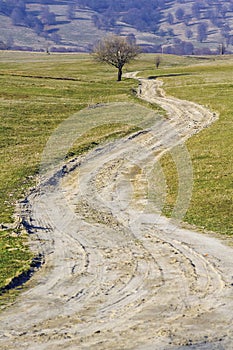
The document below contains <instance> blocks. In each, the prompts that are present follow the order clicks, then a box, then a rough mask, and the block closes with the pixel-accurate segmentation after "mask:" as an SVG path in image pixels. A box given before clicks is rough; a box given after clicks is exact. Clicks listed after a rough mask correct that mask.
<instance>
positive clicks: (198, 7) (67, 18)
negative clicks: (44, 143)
mask: <svg viewBox="0 0 233 350" xmlns="http://www.w3.org/2000/svg"><path fill="white" fill-rule="evenodd" d="M0 27H1V32H0V48H1V49H28V50H39V51H40V50H42V51H45V50H50V51H89V50H90V47H91V45H93V43H94V42H95V41H96V40H98V39H99V38H101V37H103V36H104V35H106V34H107V33H115V34H120V35H124V36H129V38H130V40H134V41H135V40H136V42H137V43H138V44H139V45H141V46H142V47H143V49H144V51H146V52H165V53H176V54H193V53H195V54H198V53H200V54H203V53H206V54H208V53H224V52H228V53H233V0H225V1H223V0H218V1H209V0H199V1H192V0H174V1H171V0H157V1H152V0H134V1H132V0H128V1H126V0H119V1H118V2H117V3H116V2H115V1H113V0H62V1H59V0H57V1H56V0H20V1H16V0H8V1H5V0H0Z"/></svg>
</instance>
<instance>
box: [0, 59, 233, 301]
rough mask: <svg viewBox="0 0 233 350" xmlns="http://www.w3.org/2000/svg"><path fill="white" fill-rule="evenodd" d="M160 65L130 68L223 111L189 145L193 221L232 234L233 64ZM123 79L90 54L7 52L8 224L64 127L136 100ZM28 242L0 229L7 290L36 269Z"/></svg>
mask: <svg viewBox="0 0 233 350" xmlns="http://www.w3.org/2000/svg"><path fill="white" fill-rule="evenodd" d="M154 59H155V55H151V54H150V55H144V56H142V57H141V59H140V60H138V61H135V62H134V63H132V64H131V65H130V66H128V67H126V69H127V70H129V71H134V70H140V71H142V73H141V74H142V75H144V76H146V77H148V76H161V77H163V80H164V82H165V89H166V91H167V92H168V93H169V94H172V95H175V96H177V97H179V98H182V99H188V100H193V101H196V102H198V103H201V104H203V105H206V106H208V107H209V108H211V109H212V110H213V111H216V112H219V113H220V118H219V121H217V122H216V123H215V124H214V125H213V126H212V127H211V128H209V129H206V130H204V131H203V132H201V133H200V134H199V135H197V136H195V137H193V138H192V139H191V140H190V141H189V142H188V148H189V151H190V154H191V156H192V162H193V167H194V192H193V198H192V203H191V206H190V208H189V210H188V213H187V215H186V218H185V220H186V221H187V222H189V223H190V224H194V225H197V226H198V227H201V228H205V229H207V230H213V231H216V232H219V233H226V234H231V233H232V220H231V214H232V160H231V158H232V156H231V141H232V131H233V130H232V129H233V121H232V116H233V103H232V92H233V85H232V78H233V70H232V66H233V59H232V58H231V57H226V58H224V59H223V58H222V57H219V58H216V57H215V58H213V57H211V58H210V59H206V58H204V57H203V58H195V57H190V58H187V57H175V56H166V55H164V56H163V57H162V62H161V65H160V67H159V69H157V70H156V69H154ZM116 73H117V72H116V70H115V69H114V68H111V67H108V66H104V65H99V64H96V63H93V61H92V60H91V58H90V56H88V55H82V54H77V55H55V54H54V55H45V54H35V53H13V52H0V80H1V85H0V101H1V103H0V118H1V124H0V140H1V141H0V144H1V149H0V166H1V173H0V194H1V195H0V223H3V224H4V225H5V224H9V223H11V222H13V213H14V208H15V203H16V202H17V200H18V199H19V198H22V197H23V196H24V195H25V193H26V191H27V189H28V188H29V187H30V186H32V185H33V184H34V183H35V177H34V175H35V174H36V173H37V172H38V166H39V162H40V157H41V152H42V150H43V148H44V146H45V144H46V141H47V140H48V138H49V136H50V135H51V133H52V132H53V130H54V129H55V128H56V127H57V126H58V125H59V124H60V123H61V121H63V120H65V119H66V118H68V117H69V116H70V115H72V114H73V113H75V112H77V111H79V110H81V109H83V108H84V107H86V106H88V105H92V104H96V103H103V102H115V101H119V102H123V101H126V102H127V101H128V102H129V101H130V102H132V101H133V102H136V98H135V97H134V96H133V94H132V89H133V88H135V87H136V86H137V83H136V82H135V81H133V80H127V79H123V81H122V82H121V83H117V82H116ZM154 108H155V107H154ZM155 109H156V108H155ZM158 111H160V110H159V109H158ZM160 112H161V111H160ZM130 131H132V130H131V129H130V128H127V127H126V126H125V125H124V124H123V125H122V126H121V125H119V124H115V125H114V124H113V125H112V127H110V129H109V128H106V130H98V134H99V140H97V141H98V142H101V141H103V140H105V138H109V137H113V136H114V137H115V136H121V135H124V134H126V133H128V132H130ZM93 133H95V134H96V130H95V131H93ZM87 137H88V141H87V140H81V143H80V145H76V147H77V150H78V152H80V151H84V150H86V149H88V148H90V147H91V145H92V144H95V140H94V138H93V135H87ZM86 141H87V142H86ZM72 152H73V150H72ZM162 163H163V166H164V171H165V173H166V176H167V183H168V184H171V187H170V191H169V196H168V201H167V205H166V207H165V208H164V211H165V212H166V214H167V215H169V213H170V211H171V209H172V206H173V204H174V199H175V193H176V185H175V184H176V180H175V176H174V168H173V166H172V162H171V160H170V158H169V156H168V157H165V158H164V159H163V160H162ZM8 226H9V225H8ZM25 240H26V238H25V237H24V236H23V235H20V236H19V235H18V234H17V232H15V230H14V229H10V230H9V229H8V230H2V231H0V262H1V263H0V264H1V265H0V268H1V273H0V288H2V287H3V286H4V285H6V284H7V283H8V282H9V281H10V279H11V278H12V277H13V276H15V275H17V274H19V273H21V272H22V271H24V270H26V269H27V268H28V267H29V265H30V260H31V257H32V256H31V253H30V251H29V250H28V249H27V248H25V244H24V243H25ZM7 297H9V295H8V296H7Z"/></svg>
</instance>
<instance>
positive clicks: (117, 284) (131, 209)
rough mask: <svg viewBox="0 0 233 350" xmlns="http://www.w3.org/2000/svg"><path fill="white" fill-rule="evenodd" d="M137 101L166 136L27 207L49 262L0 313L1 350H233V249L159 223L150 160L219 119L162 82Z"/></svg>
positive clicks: (105, 157)
mask: <svg viewBox="0 0 233 350" xmlns="http://www.w3.org/2000/svg"><path fill="white" fill-rule="evenodd" d="M133 76H135V75H133V74H131V75H130V74H128V77H133ZM138 97H139V98H143V99H145V100H147V101H149V102H152V103H157V104H159V105H160V106H162V107H163V108H164V109H165V110H166V111H167V113H168V120H169V127H168V124H167V120H165V119H161V120H160V121H157V123H158V124H157V125H155V129H156V130H157V133H156V137H154V134H153V132H152V129H153V128H152V129H150V130H145V132H137V133H135V134H134V135H133V137H132V136H128V137H125V138H123V139H121V140H118V141H115V142H111V143H109V144H106V145H104V146H103V147H101V148H100V147H99V148H98V149H96V150H94V151H92V152H90V153H89V154H88V155H87V156H86V157H84V158H82V159H81V160H80V159H76V160H73V161H72V162H70V163H68V164H67V166H66V171H65V172H63V173H62V174H61V176H60V177H59V179H58V180H56V181H53V180H54V175H52V176H51V178H50V179H47V181H45V182H44V183H41V184H39V185H38V187H37V188H36V189H35V190H34V191H32V193H31V194H30V195H29V196H28V198H27V200H25V201H24V203H21V215H22V218H23V221H24V222H25V223H26V226H27V228H28V229H29V231H30V240H31V245H32V248H33V249H34V250H35V251H37V252H39V253H41V254H42V255H43V256H44V260H45V263H44V264H43V266H42V267H41V268H40V269H39V271H38V272H37V273H36V274H35V275H34V276H33V278H32V279H31V281H30V288H29V289H27V291H25V292H24V293H22V294H21V296H20V297H19V298H18V300H17V301H16V302H15V303H14V304H13V305H12V306H11V307H10V308H8V309H7V310H5V311H3V312H2V313H1V315H0V324H1V326H0V342H1V350H6V349H7V350H11V349H12V350H13V349H20V350H26V349H28V350H29V349H30V350H45V349H46V350H48V349H49V350H59V349H62V350H64V349H70V350H71V349H88V350H89V349H96V350H105V349H106V350H107V349H108V350H110V349H119V350H120V349H121V350H122V349H133V350H136V349H140V350H149V349H164V350H165V349H211V350H212V349H227V350H230V349H232V348H233V322H232V321H233V320H232V319H233V312H232V310H233V271H232V266H233V249H232V247H230V246H228V245H227V244H226V243H225V241H222V240H220V239H216V238H215V237H213V236H211V235H208V234H201V233H198V232H195V231H191V230H188V229H184V228H182V227H181V225H180V224H178V223H177V221H175V220H169V219H167V218H165V217H163V216H161V213H160V210H156V208H154V207H153V203H152V202H153V201H150V200H149V198H148V195H146V189H147V188H148V176H147V175H146V171H147V170H148V169H149V168H150V167H151V164H152V162H153V164H154V163H155V159H159V156H161V154H163V153H164V152H166V151H167V150H168V149H172V148H173V147H174V146H176V144H177V142H178V143H182V142H184V141H185V140H186V139H187V138H189V137H191V136H192V135H193V134H195V133H197V132H199V131H200V130H202V129H203V128H205V127H208V126H209V125H210V124H211V123H212V122H214V121H215V120H216V116H215V115H214V114H213V113H212V112H210V111H208V110H207V109H205V108H204V107H202V106H199V105H197V104H194V103H191V102H188V101H181V100H178V99H175V98H172V97H166V95H165V93H164V91H163V89H162V82H160V81H158V80H146V79H140V85H139V90H138ZM171 125H172V128H171ZM173 127H174V128H175V129H176V131H177V132H178V134H179V140H178V141H177V137H173V135H172V130H173ZM158 140H159V142H158ZM135 144H137V145H138V144H140V145H142V148H143V152H141V153H140V152H138V148H137V149H136V151H135ZM164 145H166V147H164ZM129 160H130V161H129Z"/></svg>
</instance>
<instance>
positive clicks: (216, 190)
mask: <svg viewBox="0 0 233 350" xmlns="http://www.w3.org/2000/svg"><path fill="white" fill-rule="evenodd" d="M168 59H169V58H168ZM232 68H233V58H232V57H231V56H224V57H215V58H214V59H213V58H212V59H210V60H209V61H208V60H206V62H201V63H199V64H197V65H193V64H192V65H191V66H187V65H182V67H179V66H177V67H176V68H175V69H174V68H172V67H169V68H161V69H159V70H158V75H159V76H162V77H163V81H164V83H165V85H164V88H165V90H166V92H167V94H170V95H173V96H176V97H178V98H181V99H186V100H190V101H194V102H197V103H200V104H202V105H204V106H206V107H208V108H210V109H211V110H212V111H214V112H217V113H219V120H218V121H217V122H215V123H214V124H213V125H212V126H211V127H210V128H208V129H205V130H203V131H202V132H201V133H199V134H198V135H196V136H194V137H192V138H191V139H190V140H189V141H188V142H187V147H188V149H189V152H190V155H191V158H192V165H193V170H194V184H193V196H192V201H191V204H190V207H189V209H188V212H187V215H186V217H185V221H187V222H188V223H190V224H193V225H196V226H198V227H200V228H203V229H205V230H210V231H215V232H218V233H222V234H232V233H233V223H232V212H233V204H232V203H233V168H232V135H233V102H232V96H233V84H232V80H233V69H232ZM151 73H152V71H145V72H144V74H149V75H150V74H151ZM169 74H170V77H169V76H168V75H169ZM172 74H177V75H176V76H174V75H172ZM179 74H182V75H179ZM162 162H163V165H164V169H166V172H167V177H168V182H169V183H170V184H171V186H170V190H169V193H168V201H167V205H166V206H165V208H164V212H165V213H166V214H167V215H169V214H170V213H171V210H172V208H173V206H174V202H175V198H176V192H177V189H176V186H175V182H176V176H174V164H172V162H171V159H169V157H168V156H166V157H165V158H164V159H163V160H162Z"/></svg>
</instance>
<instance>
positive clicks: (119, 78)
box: [117, 68, 122, 81]
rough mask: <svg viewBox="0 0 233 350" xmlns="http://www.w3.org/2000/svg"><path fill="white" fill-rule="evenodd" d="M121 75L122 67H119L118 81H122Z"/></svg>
mask: <svg viewBox="0 0 233 350" xmlns="http://www.w3.org/2000/svg"><path fill="white" fill-rule="evenodd" d="M121 76H122V68H118V79H117V81H121Z"/></svg>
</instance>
